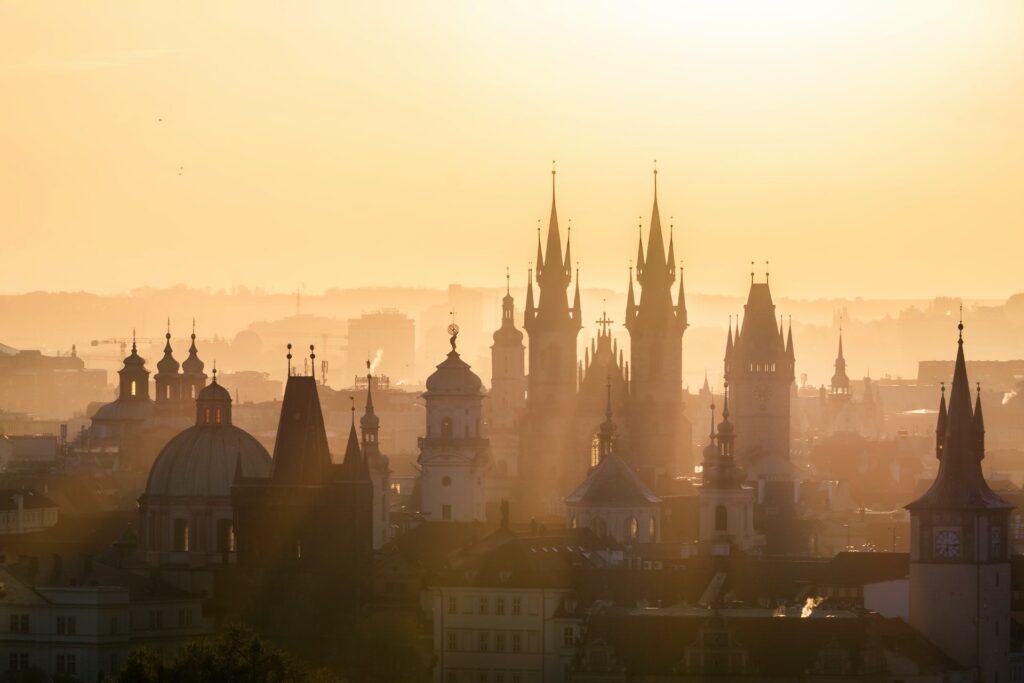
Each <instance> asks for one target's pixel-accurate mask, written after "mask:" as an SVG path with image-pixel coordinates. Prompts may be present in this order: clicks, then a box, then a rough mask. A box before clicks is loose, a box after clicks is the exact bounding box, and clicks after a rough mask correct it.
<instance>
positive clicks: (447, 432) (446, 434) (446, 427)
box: [441, 417, 452, 439]
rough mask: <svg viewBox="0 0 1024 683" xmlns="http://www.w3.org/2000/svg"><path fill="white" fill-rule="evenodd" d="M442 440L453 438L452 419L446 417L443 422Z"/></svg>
mask: <svg viewBox="0 0 1024 683" xmlns="http://www.w3.org/2000/svg"><path fill="white" fill-rule="evenodd" d="M441 438H442V439H450V438H452V419H451V418H450V417H446V418H444V419H443V420H441Z"/></svg>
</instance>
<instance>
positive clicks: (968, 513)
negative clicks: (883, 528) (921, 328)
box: [907, 323, 1013, 681]
mask: <svg viewBox="0 0 1024 683" xmlns="http://www.w3.org/2000/svg"><path fill="white" fill-rule="evenodd" d="M959 329H960V339H959V341H958V342H957V353H956V365H955V367H954V370H953V386H952V388H951V390H950V395H949V410H948V412H947V410H946V395H945V387H943V394H942V398H941V399H940V402H939V417H938V421H937V424H936V430H935V432H936V434H935V437H936V438H935V455H936V457H937V458H938V460H939V473H938V475H937V476H936V477H935V481H934V483H933V484H932V486H931V488H929V489H928V491H927V492H926V493H925V494H924V495H923V496H921V497H920V498H918V499H917V500H915V501H914V502H912V503H910V504H909V505H907V509H908V510H910V623H911V625H912V626H913V627H914V628H915V629H917V630H918V631H919V632H920V633H921V634H922V635H924V636H925V637H926V638H927V639H928V640H930V641H931V642H932V643H934V644H935V645H936V646H938V648H939V649H940V650H942V651H943V652H945V653H946V654H948V655H950V656H951V657H952V658H953V659H955V660H956V661H957V662H958V663H960V664H961V665H962V666H965V667H970V668H972V669H974V671H975V680H978V681H1007V680H1010V675H1009V648H1010V560H1009V548H1008V535H1007V528H1008V525H1009V521H1010V512H1011V510H1012V509H1013V506H1012V505H1010V504H1009V503H1007V502H1006V501H1004V500H1002V499H1001V498H1000V497H999V496H998V495H996V494H995V493H994V492H993V491H992V489H990V488H989V486H988V483H987V482H986V481H985V476H984V474H983V473H982V469H981V461H982V459H983V458H984V457H985V423H984V419H983V417H982V412H981V391H980V388H979V391H978V398H977V401H976V403H975V407H974V411H973V413H972V411H971V390H970V387H969V385H968V380H967V366H966V363H965V361H964V341H963V323H961V324H960V325H959Z"/></svg>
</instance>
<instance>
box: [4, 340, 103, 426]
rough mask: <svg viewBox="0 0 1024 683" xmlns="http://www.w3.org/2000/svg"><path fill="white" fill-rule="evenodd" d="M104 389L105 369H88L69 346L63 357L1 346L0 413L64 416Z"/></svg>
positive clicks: (73, 411)
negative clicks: (67, 352) (69, 351)
mask: <svg viewBox="0 0 1024 683" xmlns="http://www.w3.org/2000/svg"><path fill="white" fill-rule="evenodd" d="M106 391H107V373H106V371H105V370H100V369H90V368H86V367H85V363H84V362H83V361H82V359H81V358H79V357H78V353H77V352H76V350H75V349H74V347H72V350H71V353H70V354H68V355H63V356H44V355H43V354H42V353H41V352H39V351H16V350H14V349H11V348H10V347H8V346H3V345H0V412H12V413H28V414H30V415H34V416H36V417H43V418H61V419H66V418H68V417H71V416H72V415H74V414H76V413H78V412H79V411H81V410H82V408H83V407H85V406H86V405H88V404H89V403H91V402H93V401H98V400H101V399H102V398H103V397H104V396H105V395H106Z"/></svg>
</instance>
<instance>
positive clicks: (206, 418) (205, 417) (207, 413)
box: [203, 408, 210, 424]
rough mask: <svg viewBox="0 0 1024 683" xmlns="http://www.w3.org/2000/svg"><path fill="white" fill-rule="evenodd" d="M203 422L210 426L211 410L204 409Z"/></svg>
mask: <svg viewBox="0 0 1024 683" xmlns="http://www.w3.org/2000/svg"><path fill="white" fill-rule="evenodd" d="M203 422H205V423H206V424H210V409H209V408H204V409H203Z"/></svg>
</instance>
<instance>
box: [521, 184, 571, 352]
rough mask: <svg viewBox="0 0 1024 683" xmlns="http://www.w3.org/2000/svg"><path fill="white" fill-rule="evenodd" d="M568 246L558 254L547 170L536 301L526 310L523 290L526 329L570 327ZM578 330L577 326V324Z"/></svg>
mask: <svg viewBox="0 0 1024 683" xmlns="http://www.w3.org/2000/svg"><path fill="white" fill-rule="evenodd" d="M570 256H571V247H570V245H569V243H568V242H567V243H566V257H565V258H563V257H562V240H561V234H560V232H559V227H558V210H557V208H556V201H555V170H554V168H552V169H551V217H550V219H549V221H548V234H547V240H546V246H545V248H544V249H543V250H542V249H541V235H540V232H539V229H538V234H537V263H536V264H535V268H536V272H535V278H534V279H535V280H536V282H537V287H538V288H539V290H540V291H539V292H538V300H537V303H536V307H535V308H534V309H533V313H532V314H531V313H530V302H529V298H530V292H529V290H527V316H526V319H525V325H524V326H525V327H526V330H527V331H528V332H529V331H530V330H531V327H534V326H535V325H544V326H545V327H548V328H549V329H550V327H549V326H560V325H566V326H571V325H572V324H573V320H572V311H570V308H569V298H568V297H569V295H568V288H569V284H570V283H571V282H572V265H571V263H570V261H569V258H570ZM577 329H578V325H577Z"/></svg>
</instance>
